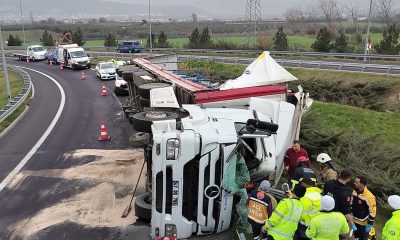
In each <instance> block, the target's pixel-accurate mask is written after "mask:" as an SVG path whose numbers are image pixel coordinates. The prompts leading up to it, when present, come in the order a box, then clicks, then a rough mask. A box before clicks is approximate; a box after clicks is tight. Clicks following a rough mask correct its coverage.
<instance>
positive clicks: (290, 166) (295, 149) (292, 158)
mask: <svg viewBox="0 0 400 240" xmlns="http://www.w3.org/2000/svg"><path fill="white" fill-rule="evenodd" d="M300 157H305V158H306V159H307V161H306V165H307V167H308V168H309V167H310V165H311V164H310V160H309V158H308V153H307V151H306V150H305V149H304V148H302V147H301V146H300V141H299V140H294V141H293V146H292V147H291V148H289V149H288V150H287V151H286V156H285V159H284V160H283V162H284V166H285V167H284V173H285V175H287V174H289V177H290V178H292V177H293V176H294V174H295V171H296V167H297V160H298V159H299V158H300Z"/></svg>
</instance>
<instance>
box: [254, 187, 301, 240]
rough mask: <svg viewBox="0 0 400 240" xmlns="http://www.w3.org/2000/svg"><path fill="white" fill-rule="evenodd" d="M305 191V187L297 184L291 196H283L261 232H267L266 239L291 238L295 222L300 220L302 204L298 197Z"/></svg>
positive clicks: (294, 230) (287, 239)
mask: <svg viewBox="0 0 400 240" xmlns="http://www.w3.org/2000/svg"><path fill="white" fill-rule="evenodd" d="M305 193H306V188H305V187H304V186H302V185H297V186H296V187H295V188H294V190H293V193H292V194H291V195H292V198H284V199H282V200H281V201H280V202H279V203H278V206H277V207H276V209H275V210H274V211H273V212H272V215H271V217H270V218H269V219H268V220H267V221H266V222H265V225H264V227H263V228H262V230H261V231H262V232H267V233H268V236H267V239H268V240H271V239H274V240H292V239H293V237H294V233H295V232H296V229H297V224H298V223H299V221H300V220H302V214H303V205H302V204H301V202H300V200H299V198H301V197H303V196H304V194H305Z"/></svg>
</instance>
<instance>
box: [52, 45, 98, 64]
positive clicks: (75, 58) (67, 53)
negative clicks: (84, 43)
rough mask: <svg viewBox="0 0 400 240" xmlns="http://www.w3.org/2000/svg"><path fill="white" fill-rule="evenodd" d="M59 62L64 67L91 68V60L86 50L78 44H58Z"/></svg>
mask: <svg viewBox="0 0 400 240" xmlns="http://www.w3.org/2000/svg"><path fill="white" fill-rule="evenodd" d="M57 53H58V62H60V64H61V65H63V66H64V67H68V68H71V69H72V70H75V69H82V68H90V67H91V64H90V60H89V57H88V55H87V53H86V52H85V50H84V49H83V48H81V47H79V46H78V44H63V45H58V47H57Z"/></svg>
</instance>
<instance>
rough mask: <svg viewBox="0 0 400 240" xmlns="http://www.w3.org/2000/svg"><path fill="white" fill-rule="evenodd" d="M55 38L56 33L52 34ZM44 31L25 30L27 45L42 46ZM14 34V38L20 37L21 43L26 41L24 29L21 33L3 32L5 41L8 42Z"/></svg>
mask: <svg viewBox="0 0 400 240" xmlns="http://www.w3.org/2000/svg"><path fill="white" fill-rule="evenodd" d="M48 32H49V33H51V35H53V38H55V37H56V33H55V32H50V31H48ZM43 33H44V30H25V39H26V43H27V45H29V44H40V38H41V37H42V36H43ZM10 34H12V35H13V36H14V37H16V36H18V37H19V39H21V41H24V37H23V33H22V29H21V30H20V31H2V36H3V40H7V39H8V36H9V35H10Z"/></svg>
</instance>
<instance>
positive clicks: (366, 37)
mask: <svg viewBox="0 0 400 240" xmlns="http://www.w3.org/2000/svg"><path fill="white" fill-rule="evenodd" d="M371 10H372V0H371V1H370V3H369V13H368V26H367V33H366V34H365V49H364V55H365V56H364V61H367V53H368V42H369V25H370V24H371Z"/></svg>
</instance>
